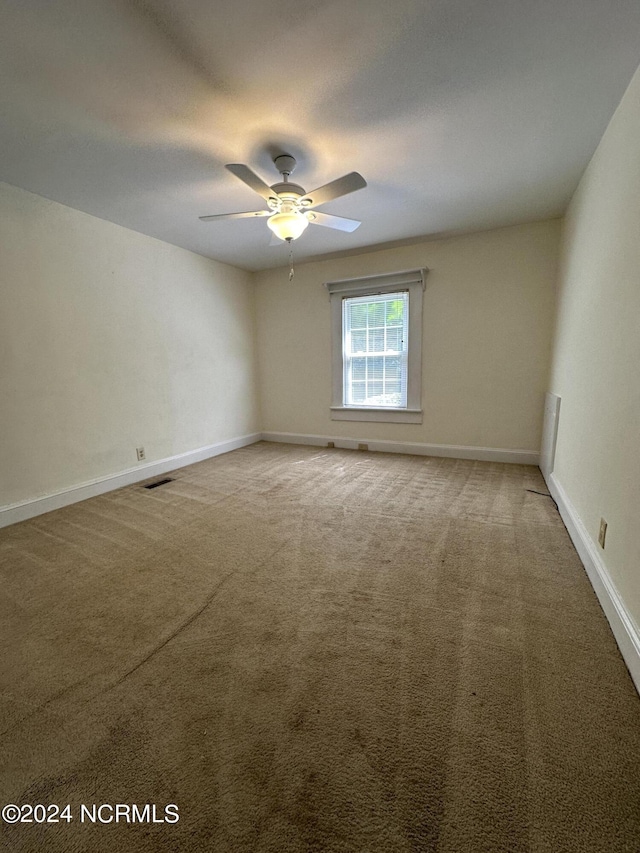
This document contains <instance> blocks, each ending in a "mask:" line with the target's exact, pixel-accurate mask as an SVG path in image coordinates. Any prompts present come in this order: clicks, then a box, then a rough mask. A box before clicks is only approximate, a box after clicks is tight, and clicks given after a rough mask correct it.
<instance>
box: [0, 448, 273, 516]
mask: <svg viewBox="0 0 640 853" xmlns="http://www.w3.org/2000/svg"><path fill="white" fill-rule="evenodd" d="M256 441H260V433H253V434H252V435H243V436H241V437H240V438H232V439H229V440H228V441H221V442H218V443H217V444H210V445H208V446H207V447H199V448H198V449H197V450H189V451H188V452H187V453H179V454H178V455H177V456H168V457H167V458H166V459H158V460H157V461H155V462H147V463H146V464H144V465H138V466H137V467H136V468H129V469H127V470H126V471H120V472H119V473H118V474H109V475H108V476H106V477H100V478H98V479H96V480H90V481H89V482H87V483H79V484H78V485H76V486H71V487H70V488H68V489H63V490H62V491H60V492H55V493H54V494H51V495H45V496H43V497H40V498H35V499H33V500H29V501H23V502H21V503H17V504H11V505H10V506H4V507H0V527H7V526H8V525H9V524H15V523H16V522H18V521H25V520H26V519H28V518H34V517H35V516H36V515H42V514H43V513H45V512H51V510H53V509H60V508H61V507H63V506H68V505H69V504H74V503H77V502H78V501H84V500H86V499H87V498H94V497H96V495H102V494H104V493H105V492H111V491H113V490H114V489H120V488H122V487H123V486H130V485H131V484H132V483H138V482H140V481H141V480H148V479H149V478H150V477H156V476H157V475H158V474H166V473H167V471H175V469H176V468H183V467H184V466H185V465H192V464H193V463H194V462H202V461H203V460H204V459H209V458H211V457H212V456H219V455H220V454H221V453H228V452H229V451H230V450H237V449H238V448H240V447H246V446H247V445H248V444H254V442H256Z"/></svg>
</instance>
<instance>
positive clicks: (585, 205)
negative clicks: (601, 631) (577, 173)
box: [550, 72, 640, 625]
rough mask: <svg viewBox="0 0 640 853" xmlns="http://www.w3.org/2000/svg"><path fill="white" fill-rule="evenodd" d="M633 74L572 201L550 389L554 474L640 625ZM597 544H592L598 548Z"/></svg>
mask: <svg viewBox="0 0 640 853" xmlns="http://www.w3.org/2000/svg"><path fill="white" fill-rule="evenodd" d="M639 140H640V72H638V73H637V74H636V76H635V77H634V79H633V81H632V83H631V85H630V87H629V89H628V90H627V93H626V94H625V96H624V98H623V100H622V102H621V104H620V106H619V108H618V110H617V112H616V114H615V115H614V117H613V119H612V121H611V123H610V125H609V128H608V129H607V131H606V133H605V135H604V137H603V139H602V141H601V143H600V145H599V147H598V149H597V151H596V153H595V155H594V157H593V159H592V161H591V164H590V165H589V167H588V169H587V171H586V172H585V174H584V176H583V178H582V180H581V183H580V185H579V188H578V190H577V192H576V194H575V196H574V198H573V200H572V202H571V205H570V208H569V211H568V214H567V217H566V224H565V230H564V241H563V254H562V264H561V276H560V288H559V299H558V312H557V328H556V335H555V348H554V358H553V368H552V374H551V384H550V390H552V391H553V392H555V393H556V394H559V395H560V396H561V398H562V403H561V410H560V421H559V433H558V444H557V450H556V461H555V470H554V477H555V478H556V479H557V481H558V483H559V484H560V486H561V487H562V488H563V489H564V490H565V492H566V493H567V495H568V497H569V499H570V501H571V502H572V504H573V505H574V507H575V510H576V511H577V513H578V515H579V516H580V518H581V520H582V522H583V524H584V526H585V527H586V529H587V532H588V534H589V536H590V537H591V539H592V540H593V541H594V542H597V536H598V528H599V524H600V518H601V517H604V518H605V519H606V520H607V522H608V525H609V527H608V532H607V541H606V549H605V550H604V551H600V552H599V553H600V554H601V559H602V561H603V563H604V564H605V567H606V569H607V570H608V573H609V575H610V576H611V578H612V579H613V582H614V584H615V586H616V587H617V589H618V591H619V593H620V595H621V597H622V600H623V603H624V605H625V607H626V608H627V610H628V612H629V614H630V615H631V616H632V618H633V619H634V620H635V623H636V625H640V143H639ZM596 547H597V546H596Z"/></svg>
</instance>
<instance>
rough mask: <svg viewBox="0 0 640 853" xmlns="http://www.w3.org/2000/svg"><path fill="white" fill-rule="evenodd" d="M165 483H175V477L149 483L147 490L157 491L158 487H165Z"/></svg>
mask: <svg viewBox="0 0 640 853" xmlns="http://www.w3.org/2000/svg"><path fill="white" fill-rule="evenodd" d="M165 483H173V477H165V479H164V480H156V481H155V483H149V484H148V485H146V486H145V487H144V488H145V489H157V488H158V486H164V484H165Z"/></svg>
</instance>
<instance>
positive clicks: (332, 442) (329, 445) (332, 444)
mask: <svg viewBox="0 0 640 853" xmlns="http://www.w3.org/2000/svg"><path fill="white" fill-rule="evenodd" d="M335 446H336V445H335V442H334V441H328V442H327V447H335Z"/></svg>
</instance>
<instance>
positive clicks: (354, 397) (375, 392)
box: [342, 291, 409, 409]
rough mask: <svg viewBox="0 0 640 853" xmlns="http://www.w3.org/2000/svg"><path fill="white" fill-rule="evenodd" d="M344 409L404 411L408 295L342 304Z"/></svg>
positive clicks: (346, 300) (355, 299)
mask: <svg viewBox="0 0 640 853" xmlns="http://www.w3.org/2000/svg"><path fill="white" fill-rule="evenodd" d="M342 311H343V331H344V337H343V343H344V351H343V367H344V382H343V392H344V399H343V405H344V406H367V407H373V408H377V407H381V408H392V409H397V408H406V406H407V371H408V345H407V343H408V328H409V294H408V292H407V291H399V292H396V293H384V294H378V295H375V296H355V297H351V298H344V299H343V300H342Z"/></svg>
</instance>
